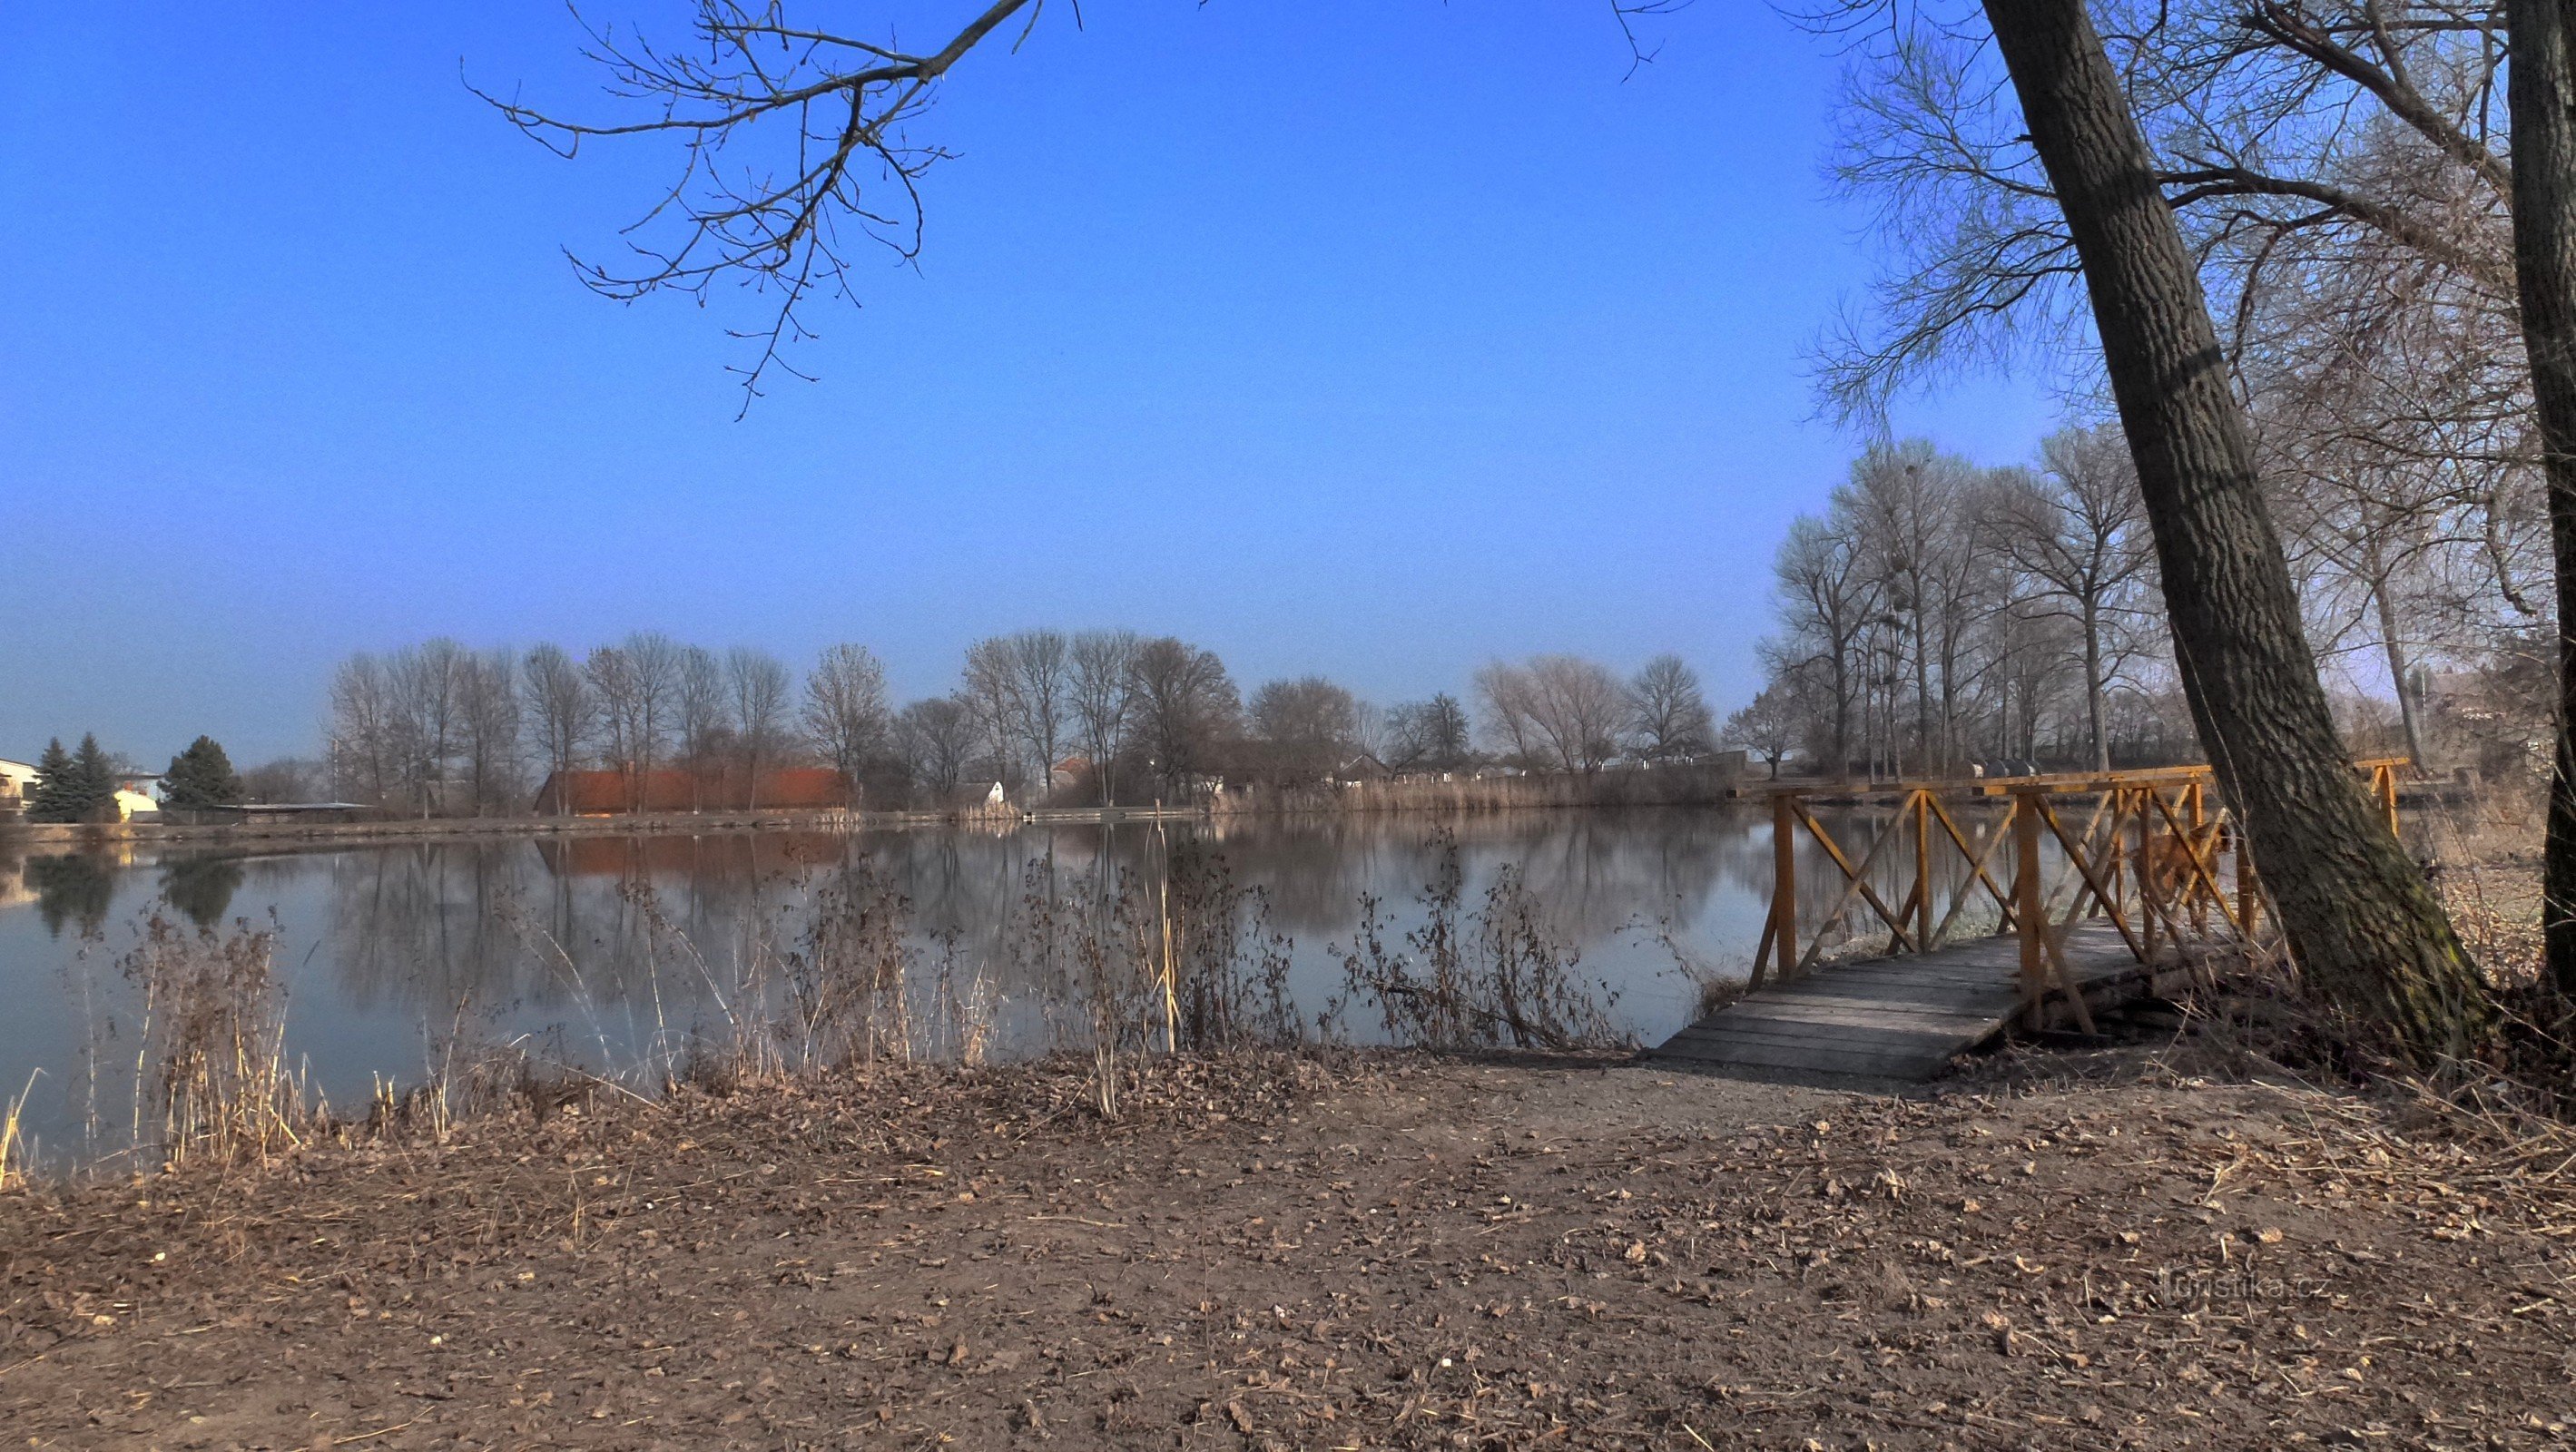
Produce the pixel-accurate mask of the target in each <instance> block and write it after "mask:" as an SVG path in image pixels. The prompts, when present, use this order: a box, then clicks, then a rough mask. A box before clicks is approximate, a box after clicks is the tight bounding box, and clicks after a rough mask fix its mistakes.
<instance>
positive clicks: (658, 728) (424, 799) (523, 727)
mask: <svg viewBox="0 0 2576 1452" xmlns="http://www.w3.org/2000/svg"><path fill="white" fill-rule="evenodd" d="M1474 699H1475V703H1476V704H1475V708H1474V711H1473V713H1472V714H1471V712H1470V709H1469V707H1468V706H1467V705H1465V704H1462V703H1461V701H1460V700H1459V699H1458V698H1457V697H1456V696H1453V695H1450V694H1448V693H1445V692H1443V693H1436V694H1434V695H1432V696H1430V697H1428V698H1425V699H1422V700H1415V701H1405V702H1400V703H1398V704H1396V705H1393V706H1390V707H1385V708H1379V707H1375V706H1372V705H1370V704H1369V703H1367V702H1365V701H1363V700H1361V699H1360V698H1359V697H1358V696H1357V695H1356V694H1354V693H1353V692H1351V691H1350V690H1349V689H1347V688H1346V687H1343V686H1341V685H1338V684H1336V683H1335V682H1333V681H1331V680H1329V679H1327V678H1325V677H1323V676H1320V675H1307V676H1299V677H1292V678H1283V679H1280V680H1274V681H1269V682H1266V683H1264V684H1262V685H1261V686H1259V687H1258V688H1257V689H1255V690H1253V691H1252V692H1251V693H1250V694H1249V696H1246V695H1245V694H1244V693H1243V691H1242V690H1241V689H1240V688H1239V687H1238V686H1237V685H1236V683H1235V681H1234V679H1233V677H1232V675H1231V673H1230V672H1229V671H1228V670H1227V668H1226V665H1225V663H1224V661H1223V660H1222V659H1221V658H1219V657H1218V656H1217V654H1216V653H1215V652H1214V651H1211V650H1208V649H1206V648H1205V647H1203V646H1198V645H1195V644H1192V643H1190V642H1188V641H1185V640H1182V639H1180V638H1178V637H1175V636H1151V637H1149V636H1145V635H1142V634H1140V633H1138V632H1136V631H1133V630H1124V629H1117V630H1083V631H1062V630H1055V629H1047V628H1040V629H1031V630H1023V631H1017V632H1013V633H1011V634H1007V635H996V636H990V637H986V638H983V639H979V640H976V641H974V642H972V643H970V644H969V645H968V646H967V648H966V650H965V652H964V654H963V658H962V661H961V664H960V668H959V672H958V678H957V683H956V685H955V687H954V688H953V689H951V690H950V691H948V692H946V693H944V694H939V695H933V696H927V697H924V698H922V699H919V700H914V701H910V702H907V703H905V704H903V705H902V706H901V707H899V708H898V707H896V706H895V705H894V704H893V701H892V698H891V695H890V693H889V690H888V686H887V682H886V675H885V669H884V666H883V665H882V663H881V662H880V661H879V660H878V659H877V657H876V655H875V654H874V652H872V651H870V650H869V649H868V648H867V647H866V646H864V645H860V644H856V643H844V644H838V645H834V646H832V647H830V648H828V649H826V650H825V651H823V652H822V653H821V654H820V656H819V657H818V658H817V660H816V661H815V663H814V664H813V665H812V666H811V667H809V668H807V669H806V670H805V671H804V672H803V673H802V675H801V677H800V675H799V673H798V672H797V671H795V670H794V669H792V668H791V667H790V666H788V664H787V663H786V662H784V661H782V660H780V659H778V658H777V657H776V656H775V655H773V654H771V653H770V652H768V651H765V650H762V649H760V648H757V647H753V646H735V647H732V648H730V649H727V650H724V651H722V652H717V651H713V650H709V649H707V648H704V647H700V646H695V645H689V644H685V643H683V642H680V641H678V640H676V639H674V638H672V637H670V636H667V635H664V634H661V633H658V632H649V631H646V632H636V633H633V634H630V635H627V636H625V637H624V638H622V639H620V640H618V641H616V642H614V643H612V644H607V645H601V646H597V647H594V648H592V649H590V650H588V651H586V652H582V653H580V654H576V653H574V652H573V651H571V650H568V649H566V648H564V647H563V646H560V645H557V644H553V643H540V644H538V645H535V646H532V647H529V648H527V649H525V650H509V649H498V648H495V649H485V650H477V649H472V648H469V647H467V646H465V645H463V644H460V643H459V642H457V641H454V640H451V639H448V638H445V637H439V638H434V639H431V640H427V641H423V642H420V643H418V644H415V645H409V646H404V647H401V648H398V649H396V650H392V651H389V652H383V653H373V652H360V653H357V654H353V655H351V656H349V657H348V658H346V659H344V660H343V661H341V662H340V664H339V665H338V666H337V667H336V668H335V669H334V671H333V673H332V677H331V681H330V686H329V694H328V704H327V708H326V728H325V739H326V743H327V745H326V750H325V753H324V759H323V761H322V762H321V763H320V769H319V772H318V773H303V772H299V771H297V770H295V769H294V764H293V763H277V764H272V765H271V766H270V767H265V768H256V769H254V770H253V771H252V772H251V773H249V774H247V777H246V779H247V780H249V781H251V782H252V783H253V784H254V788H255V789H256V788H258V787H263V786H271V785H277V786H304V785H308V784H313V785H321V786H323V787H325V788H326V789H327V790H328V791H330V792H331V793H332V794H333V795H334V796H335V797H336V798H338V799H341V800H348V801H353V802H359V803H364V804H367V805H374V806H381V807H384V808H386V809H388V810H391V811H396V812H400V813H403V814H406V815H413V816H466V815H493V814H507V813H512V812H516V811H520V810H525V809H526V806H527V803H528V801H529V799H530V797H531V795H532V794H533V791H534V789H535V786H536V784H537V783H538V782H540V781H542V780H543V778H544V777H546V776H548V775H552V774H557V773H564V772H571V771H576V770H582V769H585V768H610V769H621V770H629V771H631V774H632V777H631V779H632V780H634V781H636V782H639V783H640V782H641V781H642V780H644V779H645V778H646V777H647V776H648V775H649V774H651V773H653V772H655V771H657V770H662V769H666V768H667V769H675V770H679V771H682V772H685V773H687V774H688V775H689V777H690V779H691V780H692V782H695V783H701V784H703V783H704V782H706V781H709V780H713V779H716V778H719V777H721V776H722V775H723V774H725V773H729V772H730V773H737V774H738V779H739V780H741V781H743V782H745V783H747V784H748V790H749V791H750V793H751V794H752V796H751V804H752V806H753V807H754V808H755V809H756V808H757V806H758V805H759V803H758V799H757V793H758V792H759V790H760V785H761V783H762V782H763V781H764V780H765V779H766V778H765V774H766V773H770V772H774V771H776V770H778V769H780V768H782V767H786V766H800V765H819V766H827V767H830V768H832V769H834V770H835V771H837V772H839V773H840V774H841V776H842V778H843V779H844V780H845V781H846V782H847V783H848V784H849V786H850V792H851V802H852V805H859V804H862V803H865V804H872V805H930V806H946V805H950V804H953V803H955V802H956V801H958V800H959V799H960V796H961V793H967V792H968V790H969V789H970V788H974V789H978V790H981V789H988V787H989V784H991V783H999V784H1000V785H1001V786H1002V788H1003V791H1004V794H1005V796H1006V797H1007V798H1008V799H1010V800H1012V801H1034V800H1046V799H1050V798H1057V799H1062V800H1066V801H1080V802H1095V803H1101V804H1110V803H1115V802H1119V801H1141V800H1146V799H1149V798H1159V799H1164V800H1182V799H1187V798H1191V797H1194V796H1197V795H1200V794H1202V793H1203V792H1205V791H1207V790H1209V789H1211V788H1212V787H1213V786H1214V785H1216V784H1217V783H1219V782H1222V783H1225V784H1227V785H1231V786H1244V785H1262V786H1268V787H1299V786H1308V785H1316V784H1321V783H1324V782H1326V781H1328V780H1331V779H1333V778H1334V777H1335V776H1336V775H1339V774H1352V773H1357V774H1363V775H1365V774H1375V773H1384V774H1388V775H1398V776H1401V775H1410V774H1418V773H1445V772H1457V771H1461V770H1468V769H1495V768H1499V769H1505V770H1515V771H1529V770H1537V771H1572V772H1587V773H1588V772H1594V771H1599V770H1601V769H1603V768H1604V767H1606V766H1608V765H1610V764H1612V763H1613V762H1618V761H1627V762H1632V763H1637V764H1667V763H1677V762H1684V761H1690V760H1695V759H1698V758H1701V757H1704V756H1706V755H1707V754H1708V753H1709V752H1711V751H1713V750H1714V749H1715V748H1716V745H1717V741H1716V733H1715V728H1714V721H1713V717H1712V713H1711V712H1710V710H1709V707H1708V705H1707V702H1706V700H1705V698H1704V696H1703V694H1702V691H1701V687H1700V683H1699V678H1698V676H1697V674H1696V673H1695V672H1694V671H1693V670H1692V669H1691V668H1690V667H1689V666H1688V665H1687V664H1686V663H1684V662H1683V661H1682V660H1681V658H1680V657H1679V656H1676V655H1672V654H1669V653H1667V654H1662V655H1658V656H1656V657H1654V658H1653V659H1651V660H1650V661H1648V662H1647V663H1646V665H1645V666H1644V667H1643V668H1642V669H1641V670H1639V671H1638V672H1637V673H1636V674H1635V675H1634V676H1633V677H1630V678H1626V679H1623V678H1621V677H1619V676H1617V675H1615V674H1614V673H1612V672H1611V671H1610V669H1609V668H1608V667H1606V666H1603V665H1601V664H1599V663H1597V662H1594V661H1589V660H1585V659H1582V658H1579V657H1575V656H1568V655H1542V656H1537V657H1533V658H1532V659H1530V660H1529V661H1527V662H1523V663H1509V662H1499V661H1498V662H1494V663H1492V664H1490V665H1488V666H1487V667H1485V668H1484V669H1482V670H1480V671H1479V672H1477V674H1476V678H1475V691H1474ZM317 775H318V778H319V780H318V782H316V781H315V780H314V778H315V776H317ZM532 778H533V780H532ZM693 789H694V788H693ZM638 790H639V791H640V787H639V788H638ZM701 799H703V796H702V798H701Z"/></svg>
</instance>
